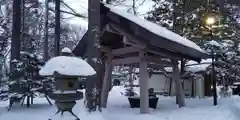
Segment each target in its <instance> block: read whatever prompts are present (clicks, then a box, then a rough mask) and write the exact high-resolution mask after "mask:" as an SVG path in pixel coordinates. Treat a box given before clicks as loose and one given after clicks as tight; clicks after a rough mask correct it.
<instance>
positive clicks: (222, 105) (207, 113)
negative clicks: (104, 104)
mask: <svg viewBox="0 0 240 120" xmlns="http://www.w3.org/2000/svg"><path fill="white" fill-rule="evenodd" d="M120 92H124V89H123V87H115V88H113V90H112V92H111V93H110V97H109V104H108V108H107V109H103V112H102V113H99V112H95V113H90V114H89V113H87V112H86V109H85V108H84V107H83V101H79V102H78V104H77V105H76V106H75V108H74V110H73V111H74V112H75V113H79V114H78V115H79V117H80V119H81V120H134V119H135V120H137V119H138V120H146V119H147V120H150V119H151V120H239V118H240V116H239V112H240V103H239V101H240V97H236V96H234V97H232V98H226V99H220V100H219V105H218V106H215V107H214V106H212V99H211V98H209V99H201V100H200V99H186V104H187V107H185V108H178V106H177V105H176V104H175V99H174V98H173V97H160V100H159V104H158V108H157V109H156V110H152V112H151V114H149V115H140V114H139V109H137V108H136V109H131V108H129V104H128V101H127V98H126V97H125V96H122V95H121V93H120ZM34 102H35V104H34V105H33V106H32V107H31V108H29V109H28V108H20V107H16V106H14V107H13V109H12V111H10V112H7V110H6V105H7V103H5V102H2V103H0V120H47V119H48V118H49V116H51V115H52V114H54V113H55V112H56V108H55V106H50V105H49V104H48V102H47V101H46V100H45V99H44V98H38V99H36V100H35V101H34ZM56 120H74V119H70V118H69V116H67V117H64V119H56Z"/></svg>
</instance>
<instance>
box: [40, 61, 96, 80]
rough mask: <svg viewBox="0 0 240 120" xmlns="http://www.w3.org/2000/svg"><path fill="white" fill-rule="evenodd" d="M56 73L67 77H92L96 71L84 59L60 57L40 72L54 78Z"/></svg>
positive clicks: (48, 63) (47, 64)
mask: <svg viewBox="0 0 240 120" xmlns="http://www.w3.org/2000/svg"><path fill="white" fill-rule="evenodd" d="M55 72H58V73H59V74H61V75H67V76H91V75H94V74H96V72H95V70H94V69H93V68H92V67H91V66H90V65H89V64H88V63H87V62H86V61H84V60H83V59H81V58H77V57H69V56H58V57H54V58H52V59H50V60H49V61H48V62H47V63H46V64H45V65H44V66H43V67H42V69H41V70H40V71H39V74H40V75H42V76H53V75H54V73H55Z"/></svg>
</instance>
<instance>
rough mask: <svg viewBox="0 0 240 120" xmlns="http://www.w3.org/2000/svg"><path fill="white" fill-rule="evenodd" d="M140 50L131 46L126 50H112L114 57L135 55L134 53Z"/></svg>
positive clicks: (125, 48)
mask: <svg viewBox="0 0 240 120" xmlns="http://www.w3.org/2000/svg"><path fill="white" fill-rule="evenodd" d="M139 51H140V49H138V48H136V47H134V46H131V47H124V48H119V49H113V50H112V54H113V55H114V56H117V55H124V54H128V53H134V52H139Z"/></svg>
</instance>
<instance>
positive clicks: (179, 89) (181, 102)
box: [172, 59, 185, 107]
mask: <svg viewBox="0 0 240 120" xmlns="http://www.w3.org/2000/svg"><path fill="white" fill-rule="evenodd" d="M172 63H173V80H174V81H175V87H176V97H177V100H178V102H177V103H178V105H179V107H183V106H185V100H184V91H183V89H182V84H181V78H180V71H179V68H178V61H177V60H175V59H172Z"/></svg>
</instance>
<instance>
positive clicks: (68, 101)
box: [39, 48, 96, 120]
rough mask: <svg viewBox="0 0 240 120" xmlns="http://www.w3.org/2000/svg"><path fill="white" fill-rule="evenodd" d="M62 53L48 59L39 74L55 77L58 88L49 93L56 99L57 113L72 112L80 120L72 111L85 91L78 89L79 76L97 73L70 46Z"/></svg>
mask: <svg viewBox="0 0 240 120" xmlns="http://www.w3.org/2000/svg"><path fill="white" fill-rule="evenodd" d="M61 55H62V56H58V57H54V58H52V59H50V60H49V61H47V63H46V64H45V65H44V67H43V68H42V69H41V70H40V71H39V74H40V75H42V76H45V77H54V79H55V81H56V83H55V85H56V90H55V91H54V92H52V93H49V97H50V98H51V99H53V100H55V104H56V106H57V108H58V111H57V112H56V114H58V113H60V112H61V113H62V115H63V112H70V113H71V114H72V115H73V116H74V117H76V120H80V119H79V118H78V117H77V116H76V115H75V114H74V113H73V112H72V108H73V107H74V106H75V104H76V100H80V99H82V98H83V93H82V92H80V91H77V90H78V88H79V80H78V78H79V77H84V76H91V75H94V74H96V72H95V71H94V69H93V68H92V67H91V66H90V65H89V64H88V63H87V62H85V61H84V60H82V59H81V58H77V57H74V56H73V55H72V52H71V50H70V49H69V48H63V49H62V51H61ZM56 114H55V115H56ZM49 120H51V119H49Z"/></svg>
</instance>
